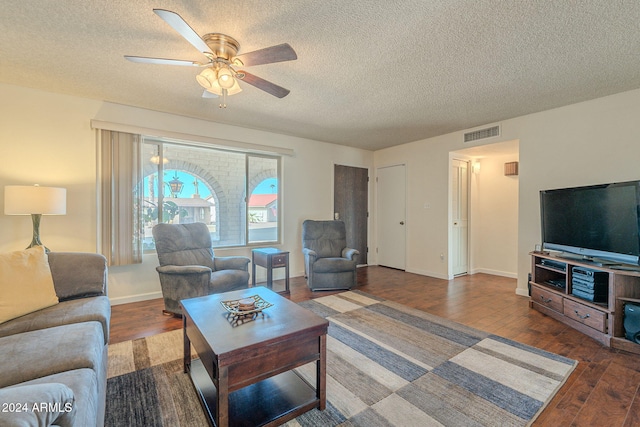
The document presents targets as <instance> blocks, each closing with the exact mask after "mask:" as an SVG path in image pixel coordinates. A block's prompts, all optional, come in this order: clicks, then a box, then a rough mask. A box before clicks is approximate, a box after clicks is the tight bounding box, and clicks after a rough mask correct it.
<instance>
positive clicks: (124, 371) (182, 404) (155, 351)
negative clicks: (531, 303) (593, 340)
mask: <svg viewBox="0 0 640 427" xmlns="http://www.w3.org/2000/svg"><path fill="white" fill-rule="evenodd" d="M300 305H301V306H303V307H305V308H307V309H309V310H311V311H314V312H315V313H317V314H318V315H320V316H323V317H325V318H327V319H328V320H329V322H330V324H329V334H328V335H329V336H328V338H327V409H325V410H324V411H319V410H315V409H314V410H312V411H309V412H307V413H306V414H303V415H301V416H299V417H298V418H296V419H295V420H292V421H289V422H288V423H287V424H285V425H287V426H290V427H294V426H309V427H311V426H313V427H317V426H368V427H371V426H430V425H445V426H526V425H529V424H531V422H533V420H535V418H536V417H537V416H538V414H539V413H540V412H541V411H542V410H543V409H544V407H545V405H546V404H547V403H548V402H549V401H550V400H551V398H552V397H553V396H554V395H555V393H556V392H557V391H558V389H559V388H560V387H561V386H562V384H563V383H564V382H565V381H566V379H567V378H568V376H569V374H570V373H571V372H572V371H573V369H574V368H575V367H576V366H577V362H576V361H574V360H571V359H567V358H565V357H562V356H559V355H556V354H552V353H549V352H546V351H543V350H540V349H537V348H533V347H530V346H527V345H524V344H520V343H517V342H514V341H511V340H508V339H505V338H502V337H499V336H496V335H492V334H489V333H486V332H482V331H479V330H476V329H473V328H470V327H467V326H464V325H460V324H458V323H455V322H452V321H449V320H446V319H443V318H440V317H437V316H433V315H430V314H428V313H425V312H423V311H420V310H415V309H412V308H409V307H406V306H403V305H401V304H397V303H394V302H392V301H387V300H383V299H380V298H378V297H375V296H372V295H369V294H366V293H364V292H359V291H349V292H344V293H341V294H336V295H331V296H326V297H321V298H317V299H314V300H309V301H305V302H302V303H300ZM272 309H275V307H273V308H272ZM265 315H268V310H266V311H265ZM298 372H299V373H300V375H302V376H303V377H305V378H306V379H307V380H308V381H309V382H310V383H312V384H314V383H315V365H313V364H309V365H305V366H302V367H301V368H299V369H298ZM108 377H109V379H108V380H107V418H106V425H107V426H114V427H115V426H117V427H122V426H198V427H200V426H207V425H208V423H207V420H206V418H205V417H204V413H203V410H202V408H201V406H200V403H199V401H198V398H197V395H196V392H195V390H194V388H193V385H192V384H191V382H190V380H189V377H188V376H187V375H185V374H183V373H182V331H172V332H167V333H163V334H159V335H155V336H151V337H148V338H142V339H138V340H134V341H127V342H123V343H119V344H114V345H111V346H110V347H109V373H108Z"/></svg>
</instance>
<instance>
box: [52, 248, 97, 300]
mask: <svg viewBox="0 0 640 427" xmlns="http://www.w3.org/2000/svg"><path fill="white" fill-rule="evenodd" d="M48 258H49V267H50V268H51V276H52V277H53V284H54V287H55V289H56V295H58V299H59V300H60V301H65V300H68V299H75V298H82V297H92V296H99V295H107V259H106V258H105V257H104V256H103V255H101V254H95V253H88V252H50V253H49V254H48Z"/></svg>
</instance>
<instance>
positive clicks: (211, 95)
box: [202, 90, 218, 98]
mask: <svg viewBox="0 0 640 427" xmlns="http://www.w3.org/2000/svg"><path fill="white" fill-rule="evenodd" d="M202 97H203V98H218V95H216V94H215V93H211V92H209V91H208V90H205V91H204V92H202Z"/></svg>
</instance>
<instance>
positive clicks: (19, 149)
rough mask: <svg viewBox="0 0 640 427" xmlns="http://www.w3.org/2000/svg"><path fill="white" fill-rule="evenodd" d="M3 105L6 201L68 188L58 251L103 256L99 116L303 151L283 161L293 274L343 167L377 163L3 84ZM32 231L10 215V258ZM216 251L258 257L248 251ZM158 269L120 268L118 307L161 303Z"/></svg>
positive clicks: (5, 224)
mask: <svg viewBox="0 0 640 427" xmlns="http://www.w3.org/2000/svg"><path fill="white" fill-rule="evenodd" d="M0 99H2V102H0V146H1V148H2V153H1V155H0V194H1V195H2V198H1V199H0V200H2V201H4V186H5V185H15V184H24V185H31V184H34V183H38V184H40V185H48V186H60V187H66V188H67V199H68V200H67V215H65V216H58V217H54V216H50V217H44V218H43V220H42V224H41V237H42V241H43V243H44V244H45V245H47V246H48V247H49V248H50V249H52V250H56V251H88V252H95V251H96V228H97V219H96V218H97V214H96V212H97V211H96V149H95V145H96V143H95V140H96V138H95V131H94V130H92V129H91V127H90V121H91V120H92V119H96V120H101V121H107V122H115V123H122V124H131V125H135V126H139V127H147V128H152V129H159V130H166V131H170V132H181V133H185V134H192V135H201V136H207V137H214V138H219V139H226V140H231V141H239V142H244V143H252V144H261V145H269V146H274V147H282V148H288V149H293V150H294V152H295V154H294V155H293V156H285V157H284V159H283V180H282V186H283V197H282V202H281V203H282V205H281V206H283V213H284V217H283V222H284V227H283V243H282V245H281V248H282V249H284V250H289V251H290V252H291V255H290V262H291V271H292V276H296V275H302V274H303V271H304V264H303V261H302V253H301V252H302V244H301V230H300V227H301V224H302V221H303V220H305V219H307V218H316V219H329V218H331V217H332V215H333V166H334V164H335V163H339V164H349V165H353V166H357V167H363V168H369V169H371V168H372V165H373V153H372V152H370V151H366V150H360V149H355V148H349V147H344V146H339V145H335V144H328V143H324V142H320V141H313V140H308V139H302V138H295V137H291V136H286V135H279V134H275V133H270V132H264V131H259V130H253V129H246V128H240V127H236V126H230V125H224V124H219V123H213V122H207V121H203V120H195V119H189V118H185V117H181V116H175V115H171V114H165V113H159V112H154V111H149V110H143V109H138V108H133V107H127V106H123V105H116V104H111V103H106V102H102V101H96V100H89V99H83V98H77V97H72V96H66V95H60V94H51V93H47V92H42V91H38V90H33V89H27V88H22V87H17V86H11V85H3V84H0ZM2 203H4V202H2ZM31 229H32V228H31V220H30V219H29V218H28V217H22V216H5V215H0V251H2V252H7V251H13V250H19V249H22V248H24V247H25V246H27V245H28V244H29V242H30V241H31ZM216 253H217V254H218V255H236V254H238V255H245V256H250V250H249V249H248V248H236V249H228V250H217V251H216ZM156 265H157V259H156V257H155V255H146V256H145V257H144V262H143V264H142V265H134V266H125V267H112V268H111V269H110V272H109V273H110V274H109V296H110V298H111V299H112V302H116V303H118V302H128V301H133V300H137V299H145V298H150V297H158V296H160V284H159V282H158V278H157V273H156V272H155V266H156ZM259 270H262V269H259ZM281 270H282V269H279V270H276V271H277V272H278V273H280V271H281ZM276 277H278V276H276ZM259 279H260V276H259Z"/></svg>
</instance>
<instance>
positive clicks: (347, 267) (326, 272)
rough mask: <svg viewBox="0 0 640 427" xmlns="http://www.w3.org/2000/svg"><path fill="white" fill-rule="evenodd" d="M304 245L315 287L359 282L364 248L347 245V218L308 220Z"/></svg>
mask: <svg viewBox="0 0 640 427" xmlns="http://www.w3.org/2000/svg"><path fill="white" fill-rule="evenodd" d="M302 248H303V249H302V253H303V254H304V268H305V276H306V278H307V284H308V285H309V288H311V290H312V291H317V290H329V289H351V288H352V287H355V286H356V284H357V274H356V266H357V264H358V255H360V252H358V251H357V250H355V249H352V248H347V231H346V228H345V225H344V222H342V221H313V220H309V219H308V220H305V221H304V222H303V223H302Z"/></svg>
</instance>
